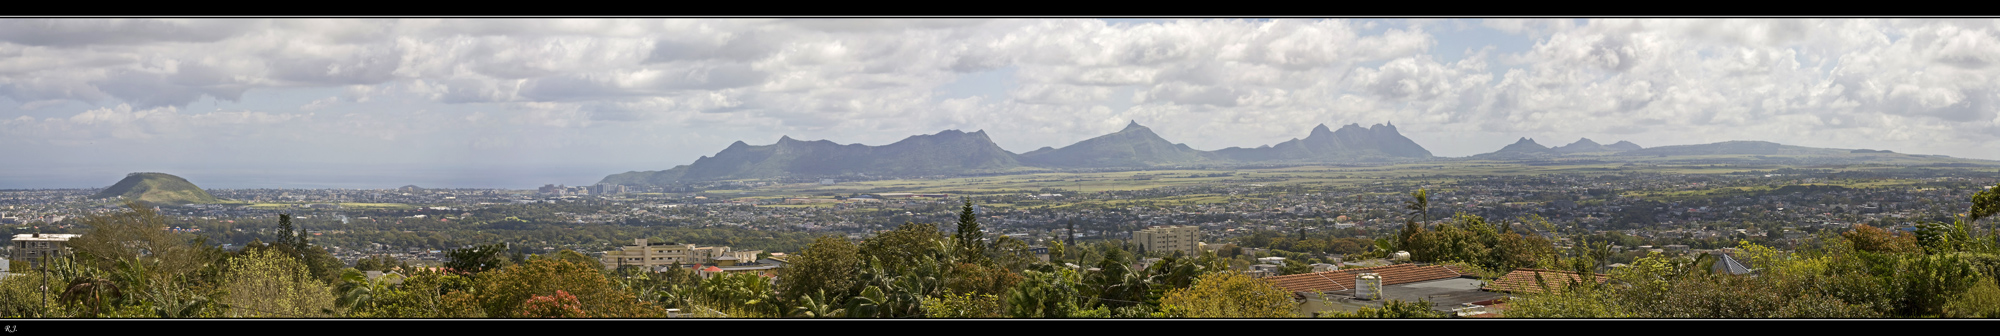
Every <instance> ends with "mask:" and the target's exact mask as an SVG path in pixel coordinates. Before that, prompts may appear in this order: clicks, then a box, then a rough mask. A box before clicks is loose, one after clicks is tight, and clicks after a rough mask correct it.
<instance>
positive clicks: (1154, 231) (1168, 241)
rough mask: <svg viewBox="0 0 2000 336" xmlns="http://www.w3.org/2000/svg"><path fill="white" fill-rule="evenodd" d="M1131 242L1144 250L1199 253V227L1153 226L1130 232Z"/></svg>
mask: <svg viewBox="0 0 2000 336" xmlns="http://www.w3.org/2000/svg"><path fill="white" fill-rule="evenodd" d="M1132 242H1134V243H1138V244H1139V249H1140V250H1141V251H1146V252H1166V253H1171V252H1172V251H1181V252H1183V253H1187V254H1189V255H1195V254H1199V253H1201V246H1202V245H1204V244H1202V243H1201V227H1198V226H1192V225H1187V226H1155V227H1149V228H1146V229H1145V230H1139V231H1134V232H1132Z"/></svg>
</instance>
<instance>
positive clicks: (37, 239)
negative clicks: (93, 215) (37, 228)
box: [9, 233, 83, 267]
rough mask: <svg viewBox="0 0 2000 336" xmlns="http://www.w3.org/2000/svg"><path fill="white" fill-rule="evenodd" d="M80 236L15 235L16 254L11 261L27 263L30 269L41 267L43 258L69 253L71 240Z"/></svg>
mask: <svg viewBox="0 0 2000 336" xmlns="http://www.w3.org/2000/svg"><path fill="white" fill-rule="evenodd" d="M82 236H83V235H80V234H61V233H31V234H17V235H14V253H13V255H10V256H9V259H14V260H23V261H27V262H28V265H29V267H40V266H41V264H42V258H43V257H48V256H60V255H64V254H68V253H69V247H68V246H67V245H68V244H69V240H70V239H73V238H76V237H82Z"/></svg>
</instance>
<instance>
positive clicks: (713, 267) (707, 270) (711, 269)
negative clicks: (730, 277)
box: [701, 266, 722, 272]
mask: <svg viewBox="0 0 2000 336" xmlns="http://www.w3.org/2000/svg"><path fill="white" fill-rule="evenodd" d="M701 270H702V271H703V272H721V271H722V268H721V267H715V266H709V267H708V268H703V269H701Z"/></svg>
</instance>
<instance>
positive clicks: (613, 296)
mask: <svg viewBox="0 0 2000 336" xmlns="http://www.w3.org/2000/svg"><path fill="white" fill-rule="evenodd" d="M598 267H599V266H598V264H597V263H591V264H579V263H576V262H570V261H567V260H562V259H559V258H536V259H531V260H528V262H527V263H523V264H516V265H510V266H507V267H505V268H501V269H498V270H494V271H492V272H489V273H487V274H483V275H482V276H480V277H478V278H476V280H475V281H476V284H477V289H476V291H475V293H476V294H477V298H478V299H479V305H480V307H481V308H483V309H484V310H485V313H486V316H488V317H502V318H505V317H520V315H518V314H520V313H521V312H522V311H523V310H524V309H526V308H525V307H524V306H523V305H525V304H527V302H529V301H530V300H531V299H533V298H535V297H536V296H554V295H556V293H557V292H558V291H560V292H564V293H569V294H570V295H574V296H575V297H576V298H577V299H578V300H579V302H580V304H581V307H582V309H583V310H584V311H585V312H586V313H588V314H589V316H593V317H613V318H640V317H661V316H663V315H665V312H664V311H662V310H659V308H658V307H656V306H653V305H652V304H649V303H645V302H643V301H641V300H639V298H638V297H635V296H633V295H632V294H631V293H626V292H625V291H623V290H621V289H620V288H618V287H616V286H613V285H612V284H611V280H610V279H609V278H606V277H605V276H604V273H603V272H600V271H599V269H598Z"/></svg>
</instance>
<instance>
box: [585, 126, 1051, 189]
mask: <svg viewBox="0 0 2000 336" xmlns="http://www.w3.org/2000/svg"><path fill="white" fill-rule="evenodd" d="M1020 166H1021V164H1020V162H1019V161H1018V159H1017V158H1016V155H1014V153H1012V152H1008V151H1006V150H1003V149H1000V146H999V145H995V144H993V140H992V139H991V138H988V137H987V136H986V132H985V131H976V132H971V133H966V132H961V131H958V130H947V131H943V132H938V133H937V134H928V135H917V136H911V137H909V138H905V139H903V140H902V141H897V142H895V143H892V144H888V145H883V146H868V145H862V144H847V145H841V144H836V143H833V142H832V141H827V140H817V141H800V140H795V139H792V138H791V137H789V136H786V137H781V138H779V139H778V142H777V143H775V144H770V145H763V146H752V145H750V144H747V143H744V142H742V141H737V142H735V143H732V144H730V145H729V147H728V148H723V149H722V151H721V152H718V153H716V154H715V156H713V157H708V156H703V157H701V158H699V159H695V161H694V163H693V164H688V165H683V166H677V167H674V168H673V169H668V170H662V171H636V172H626V173H621V174H614V175H611V176H607V177H605V178H604V180H603V181H602V182H600V183H612V184H626V185H657V184H664V183H671V182H677V181H705V180H728V179H745V178H771V177H784V176H838V175H849V174H878V175H956V174H965V173H978V172H987V171H996V170H1006V169H1012V168H1017V167H1020Z"/></svg>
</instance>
